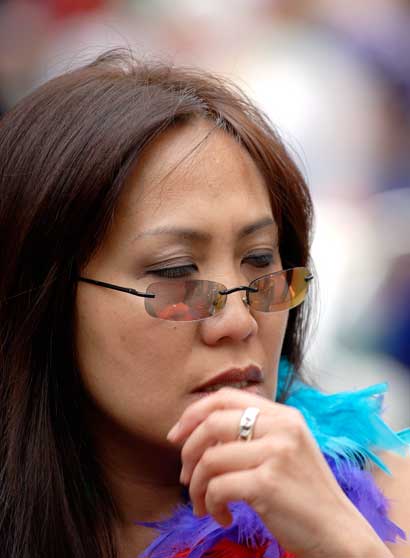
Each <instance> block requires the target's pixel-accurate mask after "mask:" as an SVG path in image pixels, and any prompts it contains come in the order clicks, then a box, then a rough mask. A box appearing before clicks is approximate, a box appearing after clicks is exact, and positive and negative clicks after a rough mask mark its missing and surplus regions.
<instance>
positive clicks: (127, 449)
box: [94, 425, 184, 558]
mask: <svg viewBox="0 0 410 558" xmlns="http://www.w3.org/2000/svg"><path fill="white" fill-rule="evenodd" d="M100 426H101V425H100ZM100 432H101V431H100ZM110 434H112V433H110ZM110 434H108V433H107V431H106V430H105V431H104V436H94V443H95V444H96V454H97V455H98V459H99V463H100V467H101V469H102V473H103V476H104V478H105V482H106V484H107V488H108V490H109V492H110V494H111V495H112V498H113V501H114V504H115V508H116V512H117V513H116V518H115V523H114V532H115V537H116V539H117V544H118V552H119V554H118V556H119V558H135V556H138V555H139V553H141V552H142V551H143V550H144V549H145V548H146V547H147V546H148V545H149V543H150V542H152V540H154V538H155V537H156V536H157V533H156V532H155V531H154V530H153V529H149V528H147V527H143V526H140V525H135V522H136V521H157V520H161V519H163V518H164V516H166V515H170V514H171V512H172V510H173V508H174V507H175V506H176V505H177V504H178V503H183V502H184V497H183V486H182V485H181V484H180V483H179V474H180V471H181V460H180V451H179V450H178V449H176V448H174V447H172V446H171V445H169V446H166V445H165V444H164V445H157V444H155V443H153V442H150V441H149V440H146V439H143V440H142V439H141V440H136V438H135V436H132V437H131V436H127V435H126V434H124V433H123V432H122V433H121V432H116V433H115V435H110Z"/></svg>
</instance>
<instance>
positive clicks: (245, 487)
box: [198, 469, 257, 526]
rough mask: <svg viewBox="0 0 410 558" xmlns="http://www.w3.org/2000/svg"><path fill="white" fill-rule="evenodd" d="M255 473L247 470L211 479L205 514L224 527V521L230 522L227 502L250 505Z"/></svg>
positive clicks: (207, 492)
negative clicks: (243, 502) (241, 501)
mask: <svg viewBox="0 0 410 558" xmlns="http://www.w3.org/2000/svg"><path fill="white" fill-rule="evenodd" d="M255 473H256V471H255V470H254V469H247V470H246V471H243V470H242V471H234V472H230V473H226V474H224V475H219V476H217V477H213V478H212V479H211V480H210V481H209V483H208V486H207V490H206V494H205V510H206V511H205V513H209V514H210V515H212V516H213V517H214V518H215V520H216V521H218V522H219V523H221V524H222V525H223V526H226V521H227V520H228V519H229V520H231V514H230V511H229V507H228V503H229V502H235V501H239V500H244V501H245V502H247V503H248V504H249V505H252V500H253V498H252V490H253V491H254V490H255V476H257V475H255ZM198 515H202V514H199V513H198Z"/></svg>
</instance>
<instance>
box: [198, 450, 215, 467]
mask: <svg viewBox="0 0 410 558" xmlns="http://www.w3.org/2000/svg"><path fill="white" fill-rule="evenodd" d="M214 461H215V459H214V454H213V451H212V448H207V449H206V450H205V451H204V453H203V455H202V459H201V465H202V467H203V468H204V469H211V468H212V465H213V464H214Z"/></svg>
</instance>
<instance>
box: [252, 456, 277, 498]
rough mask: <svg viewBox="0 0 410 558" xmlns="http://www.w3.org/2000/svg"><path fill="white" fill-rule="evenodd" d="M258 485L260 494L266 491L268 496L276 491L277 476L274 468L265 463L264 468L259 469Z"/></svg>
mask: <svg viewBox="0 0 410 558" xmlns="http://www.w3.org/2000/svg"><path fill="white" fill-rule="evenodd" d="M257 479H258V483H259V487H260V492H261V493H265V491H268V492H269V493H270V494H272V492H273V493H274V492H276V491H277V489H278V476H277V474H276V472H275V468H274V467H272V466H270V464H269V463H267V464H266V465H265V466H264V467H260V468H259V471H258V476H257Z"/></svg>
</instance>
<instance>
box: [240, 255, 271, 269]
mask: <svg viewBox="0 0 410 558" xmlns="http://www.w3.org/2000/svg"><path fill="white" fill-rule="evenodd" d="M245 260H246V261H249V260H250V261H251V262H252V265H254V266H255V267H267V266H268V265H272V264H273V260H274V257H273V254H251V255H250V256H247V257H246V258H245Z"/></svg>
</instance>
